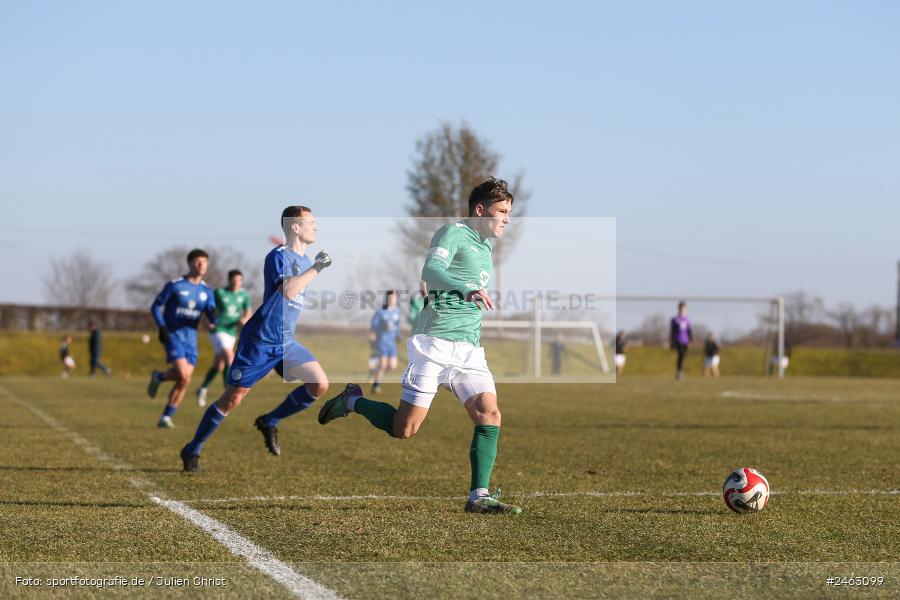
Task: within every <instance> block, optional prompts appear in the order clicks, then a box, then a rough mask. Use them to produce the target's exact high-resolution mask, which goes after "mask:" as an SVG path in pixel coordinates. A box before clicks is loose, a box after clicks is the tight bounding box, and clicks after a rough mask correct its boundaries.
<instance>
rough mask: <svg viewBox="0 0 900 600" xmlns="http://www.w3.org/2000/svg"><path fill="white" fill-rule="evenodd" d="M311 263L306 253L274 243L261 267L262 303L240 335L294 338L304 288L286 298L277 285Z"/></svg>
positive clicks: (270, 341) (272, 340)
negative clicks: (262, 283)
mask: <svg viewBox="0 0 900 600" xmlns="http://www.w3.org/2000/svg"><path fill="white" fill-rule="evenodd" d="M312 264H313V263H312V260H310V259H309V258H308V257H307V256H306V255H303V254H297V253H296V252H294V251H293V250H291V249H290V248H288V247H287V246H278V247H277V248H275V249H274V250H272V251H271V252H269V253H268V254H267V255H266V262H265V265H264V266H263V279H264V280H265V288H264V290H263V303H262V305H260V307H259V309H258V310H257V311H256V312H255V313H253V316H252V317H250V320H249V321H247V324H246V325H244V330H243V332H242V334H241V336H242V337H244V336H248V335H249V336H255V337H256V339H258V340H259V341H261V342H264V343H267V344H279V345H280V344H282V343H283V342H286V341H293V340H294V331H295V330H296V329H297V319H299V318H300V311H302V310H303V298H304V296H305V295H306V290H304V291H302V292H300V293H299V294H297V295H296V296H294V297H293V298H291V299H290V300H289V299H287V298H285V297H284V295H283V294H282V293H281V291H280V290H279V289H278V286H280V285H281V282H282V281H284V280H285V279H286V278H288V277H293V276H295V275H300V274H301V273H303V272H304V271H306V270H308V269H309V268H310V267H312Z"/></svg>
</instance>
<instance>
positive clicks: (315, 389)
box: [307, 380, 329, 398]
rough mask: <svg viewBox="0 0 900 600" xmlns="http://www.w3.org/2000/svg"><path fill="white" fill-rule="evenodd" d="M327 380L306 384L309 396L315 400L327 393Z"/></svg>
mask: <svg viewBox="0 0 900 600" xmlns="http://www.w3.org/2000/svg"><path fill="white" fill-rule="evenodd" d="M328 385H329V384H328V380H325V381H316V382H314V383H308V384H307V391H309V393H310V394H312V395H313V396H315V397H316V398H321V397H322V396H324V395H325V394H326V393H328Z"/></svg>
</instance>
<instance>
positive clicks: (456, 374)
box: [319, 177, 522, 514]
mask: <svg viewBox="0 0 900 600" xmlns="http://www.w3.org/2000/svg"><path fill="white" fill-rule="evenodd" d="M512 203H513V196H512V194H511V193H510V192H509V190H508V188H507V184H506V182H505V181H503V180H500V179H494V178H493V177H492V178H490V179H489V180H487V181H485V182H484V183H482V184H481V185H479V186H477V187H476V188H475V189H474V190H472V193H471V194H470V195H469V217H468V218H467V219H464V220H462V221H460V222H458V223H452V224H450V225H446V226H444V227H441V228H440V229H439V230H438V231H437V233H435V234H434V237H433V238H432V240H431V247H430V248H429V250H428V255H427V256H426V259H425V266H424V267H423V269H422V280H423V281H424V282H425V284H426V285H427V287H428V299H427V300H428V301H427V302H426V306H425V307H424V308H423V309H422V311H421V313H420V314H419V315H418V317H417V318H416V323H415V328H414V329H413V335H412V337H410V339H409V341H408V342H407V352H408V355H409V366H407V368H406V371H405V372H404V374H403V378H402V381H401V383H402V386H403V395H402V397H401V401H400V406H399V407H398V408H394V407H393V406H391V405H390V404H386V403H384V402H376V401H374V400H370V399H368V398H364V397H363V396H362V390H361V389H360V387H359V386H358V385H356V384H350V385H348V386H347V388H346V389H345V390H344V391H343V392H342V393H341V394H340V395H338V396H336V397H335V398H332V399H331V400H329V401H328V402H326V403H325V404H324V405H323V406H322V410H321V411H320V412H319V423H321V424H323V425H324V424H325V423H328V422H329V421H332V420H334V419H336V418H339V417H343V416H346V415H347V414H348V413H350V412H355V413H358V414H360V415H362V416H363V417H365V418H366V419H368V421H369V422H370V423H371V424H372V425H374V426H375V427H377V428H379V429H381V430H383V431H385V432H387V434H388V435H390V436H392V437H395V438H398V439H408V438H410V437H412V436H413V435H415V434H416V432H417V431H418V430H419V427H420V426H421V425H422V422H423V421H424V420H425V416H426V415H427V414H428V408H429V407H430V406H431V401H432V399H433V398H434V395H435V394H436V393H437V391H438V387H439V386H441V385H444V386H446V387H448V388H449V389H450V390H451V391H452V392H453V394H454V395H456V397H457V398H458V399H459V401H460V402H461V403H462V405H463V406H464V407H465V409H466V411H467V412H468V413H469V416H470V417H471V418H472V421H473V422H474V423H475V432H474V435H473V437H472V445H471V447H470V449H469V459H470V464H471V469H472V478H471V485H470V486H469V498H468V500H467V501H466V505H465V510H466V512H474V513H511V514H518V513H520V512H522V509H521V508H519V507H518V506H514V505H512V504H506V503H504V502H501V501H500V500H499V497H500V491H499V490H497V492H495V493H494V494H491V493H490V492H489V491H488V484H489V482H490V477H491V471H492V470H493V468H494V461H495V459H496V456H497V441H498V439H499V436H500V409H499V408H498V405H497V390H496V388H495V387H494V377H493V375H492V374H491V371H490V370H489V369H488V365H487V361H486V359H485V355H484V348H482V347H481V346H480V340H481V318H482V314H483V313H482V311H484V310H493V308H494V303H493V301H492V300H491V297H490V295H489V294H488V285H489V284H490V281H491V276H492V274H493V262H492V249H493V247H492V244H491V239H493V238H500V237H502V236H503V233H504V230H505V228H506V226H507V225H508V224H509V214H510V211H511V210H512Z"/></svg>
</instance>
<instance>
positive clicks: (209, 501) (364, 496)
mask: <svg viewBox="0 0 900 600" xmlns="http://www.w3.org/2000/svg"><path fill="white" fill-rule="evenodd" d="M662 494H663V493H662V492H646V491H628V490H622V491H607V492H602V491H584V492H527V493H524V494H511V495H510V496H514V497H516V498H572V497H578V496H580V497H588V498H618V497H633V496H660V495H662ZM721 495H722V493H721V492H667V493H665V496H666V497H673V496H674V497H702V496H721ZM772 495H773V496H898V495H900V489H896V490H776V491H773V492H772ZM465 499H466V497H465V496H392V495H386V496H379V495H377V494H360V495H351V496H324V495H319V496H315V495H313V496H240V497H234V498H204V499H195V500H181V502H182V503H183V504H186V505H192V504H229V503H236V502H278V501H286V500H300V501H307V502H332V501H334V502H343V501H352V500H459V501H460V502H461V501H463V500H465Z"/></svg>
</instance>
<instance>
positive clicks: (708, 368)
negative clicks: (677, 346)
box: [703, 332, 720, 377]
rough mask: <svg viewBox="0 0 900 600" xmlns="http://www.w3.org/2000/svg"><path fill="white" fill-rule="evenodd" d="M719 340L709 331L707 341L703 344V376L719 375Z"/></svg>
mask: <svg viewBox="0 0 900 600" xmlns="http://www.w3.org/2000/svg"><path fill="white" fill-rule="evenodd" d="M719 349H720V347H719V342H718V340H716V336H715V335H714V334H713V333H712V332H709V335H707V336H706V342H705V343H704V344H703V376H704V377H709V376H710V375H712V376H713V377H718V376H719Z"/></svg>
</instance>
